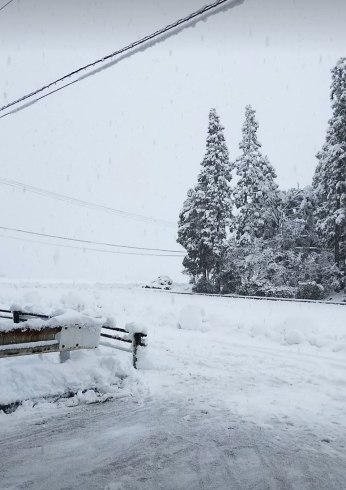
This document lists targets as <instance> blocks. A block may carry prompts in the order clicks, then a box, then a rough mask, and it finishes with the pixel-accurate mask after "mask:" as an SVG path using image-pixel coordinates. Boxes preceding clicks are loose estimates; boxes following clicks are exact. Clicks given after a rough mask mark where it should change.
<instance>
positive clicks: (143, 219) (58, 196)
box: [0, 178, 177, 228]
mask: <svg viewBox="0 0 346 490" xmlns="http://www.w3.org/2000/svg"><path fill="white" fill-rule="evenodd" d="M0 184H3V185H7V186H9V187H16V188H20V189H23V190H24V191H28V192H33V193H34V194H39V195H42V196H46V197H50V198H53V199H56V200H58V201H63V202H67V203H70V204H75V205H77V206H82V207H85V208H89V209H93V210H95V211H102V212H105V213H109V214H115V215H118V216H122V217H123V218H128V219H132V220H135V221H141V222H143V223H149V224H154V225H160V226H164V227H168V228H176V227H177V225H176V223H174V222H173V221H164V220H160V219H155V218H150V217H148V216H142V215H140V214H135V213H129V212H128V211H122V210H120V209H114V208H110V207H108V206H102V205H100V204H94V203H90V202H88V201H83V200H81V199H75V198H73V197H68V196H64V195H62V194H57V193H55V192H51V191H48V190H46V189H41V188H39V187H34V186H32V185H27V184H23V183H22V182H17V181H15V180H5V179H2V178H0Z"/></svg>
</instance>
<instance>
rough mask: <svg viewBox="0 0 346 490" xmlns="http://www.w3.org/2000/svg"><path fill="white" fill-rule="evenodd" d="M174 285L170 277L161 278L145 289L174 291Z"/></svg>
mask: <svg viewBox="0 0 346 490" xmlns="http://www.w3.org/2000/svg"><path fill="white" fill-rule="evenodd" d="M172 284H173V281H172V279H171V278H170V277H168V276H159V277H158V278H157V279H155V281H152V282H151V283H150V284H146V285H145V286H143V287H144V288H147V289H164V290H166V291H169V290H170V289H172Z"/></svg>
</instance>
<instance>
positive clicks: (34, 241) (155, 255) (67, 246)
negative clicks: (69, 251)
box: [0, 235, 181, 257]
mask: <svg viewBox="0 0 346 490" xmlns="http://www.w3.org/2000/svg"><path fill="white" fill-rule="evenodd" d="M0 237H1V238H8V239H10V240H19V241H21V242H29V243H37V244H39V245H51V246H54V247H64V248H73V249H75V250H82V251H83V252H103V253H108V254H119V255H136V256H139V257H181V256H180V255H163V254H146V253H144V254H140V253H136V252H118V251H115V250H102V249H100V248H88V247H83V248H82V247H75V246H73V245H65V244H61V243H49V242H41V241H38V240H28V239H27V238H19V237H14V236H6V235H0Z"/></svg>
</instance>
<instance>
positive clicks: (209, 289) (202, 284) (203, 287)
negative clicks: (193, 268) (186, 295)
mask: <svg viewBox="0 0 346 490" xmlns="http://www.w3.org/2000/svg"><path fill="white" fill-rule="evenodd" d="M192 291H193V292H194V293H204V294H217V293H218V290H217V288H216V286H215V285H214V284H213V283H212V281H210V280H208V279H206V278H205V277H202V278H201V279H199V280H198V281H197V282H196V284H194V285H193V286H192Z"/></svg>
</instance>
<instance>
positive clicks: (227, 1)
mask: <svg viewBox="0 0 346 490" xmlns="http://www.w3.org/2000/svg"><path fill="white" fill-rule="evenodd" d="M243 2H244V0H217V1H215V2H214V3H212V4H210V5H206V6H205V7H203V8H201V9H199V10H197V11H196V12H193V13H192V14H190V15H188V16H186V17H184V18H182V19H179V20H177V21H176V22H174V23H173V24H169V25H167V26H166V27H164V28H162V29H160V30H158V31H155V32H154V33H152V34H149V35H148V36H145V37H144V38H142V39H140V40H138V41H135V42H133V43H131V44H129V45H128V46H125V47H124V48H121V49H119V50H117V51H114V52H113V53H111V54H109V55H107V56H104V57H103V58H100V59H98V60H96V61H94V62H92V63H89V64H87V65H85V66H82V67H81V68H78V69H76V70H74V71H72V72H71V73H68V74H67V75H64V76H62V77H60V78H58V79H57V80H55V81H54V82H51V83H49V84H47V85H44V86H43V87H41V88H39V89H37V90H35V91H34V92H31V93H29V94H26V95H24V96H22V97H20V98H19V99H17V100H14V101H12V102H10V103H9V104H6V105H4V106H3V107H1V108H0V112H2V111H4V110H6V109H9V108H10V107H12V106H14V105H16V104H19V103H20V102H24V101H25V100H27V99H30V98H31V97H33V96H35V95H37V94H39V93H40V92H43V91H44V90H47V89H49V88H51V87H52V86H53V85H56V84H57V83H61V82H63V81H65V80H67V79H68V78H70V77H72V76H75V75H78V74H79V73H81V72H82V71H85V70H87V69H88V68H91V67H95V66H96V65H99V64H100V63H104V62H105V61H107V60H110V59H112V58H114V57H115V56H118V55H120V54H124V53H127V52H128V51H131V50H133V49H134V48H141V49H145V48H143V47H142V46H143V44H145V43H148V42H149V41H153V40H156V39H157V38H159V37H160V36H162V35H165V36H164V39H166V38H167V37H169V36H170V35H173V34H174V33H176V34H177V33H178V32H180V31H179V28H180V30H182V29H184V28H185V27H186V26H187V25H191V24H190V23H191V21H194V22H193V25H195V23H197V22H199V21H200V20H202V19H205V18H207V17H209V16H210V15H212V14H213V13H217V12H219V11H220V10H225V9H228V8H230V7H234V6H235V5H239V4H241V3H243ZM164 39H163V40H164ZM156 42H157V41H156ZM108 66H111V65H108ZM86 76H87V75H86ZM86 76H83V77H80V78H78V79H77V80H75V81H73V82H70V83H68V84H66V85H64V86H62V87H60V88H58V89H56V90H53V91H51V92H50V93H48V94H46V95H44V96H42V97H40V98H37V99H35V100H34V101H32V102H30V103H29V105H31V104H33V103H35V102H37V101H38V100H40V99H42V98H44V97H47V96H48V95H51V94H53V93H54V92H56V91H58V90H61V89H63V88H65V87H67V86H69V85H71V84H73V83H76V82H79V81H81V80H83V79H84V78H85V77H86ZM22 107H23V108H24V107H27V105H24V106H22ZM17 110H20V108H19V109H17ZM17 110H14V111H11V112H8V113H7V114H4V115H2V116H0V118H2V117H5V116H7V115H9V114H12V113H14V112H17Z"/></svg>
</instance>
